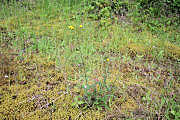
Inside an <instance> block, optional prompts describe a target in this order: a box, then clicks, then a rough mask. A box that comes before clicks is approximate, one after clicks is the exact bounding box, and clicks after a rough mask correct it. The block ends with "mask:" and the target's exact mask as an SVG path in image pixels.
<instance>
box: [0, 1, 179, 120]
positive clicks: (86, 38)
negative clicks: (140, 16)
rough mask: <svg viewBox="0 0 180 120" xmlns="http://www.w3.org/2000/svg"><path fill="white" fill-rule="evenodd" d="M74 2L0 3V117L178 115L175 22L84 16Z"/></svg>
mask: <svg viewBox="0 0 180 120" xmlns="http://www.w3.org/2000/svg"><path fill="white" fill-rule="evenodd" d="M79 1H80V0H79ZM80 3H81V2H74V3H71V2H65V1H56V0H54V1H49V0H43V1H35V0H32V1H31V0H30V1H28V2H27V3H26V4H25V3H24V4H22V3H21V2H17V3H14V4H12V5H9V4H4V5H3V6H1V8H0V9H1V11H0V46H1V47H0V73H1V74H0V118H2V119H4V120H5V119H69V120H71V119H108V120H110V119H179V117H180V116H179V114H180V113H179V102H180V101H179V100H180V98H179V95H180V89H179V87H180V84H179V80H180V63H179V62H180V61H179V60H180V45H179V41H180V38H179V35H178V33H179V30H178V29H174V28H171V27H164V28H159V31H160V33H161V34H160V35H158V34H154V33H152V32H151V31H149V30H148V29H147V27H146V26H145V25H143V24H139V25H140V26H137V25H136V24H134V23H133V22H132V21H129V20H128V18H124V19H122V18H119V19H117V21H116V20H109V19H108V20H107V19H105V22H103V20H101V22H100V21H99V20H92V19H90V18H89V17H87V16H86V15H85V13H84V12H82V15H81V10H83V8H84V6H85V4H83V5H81V4H80ZM117 18H118V17H117ZM106 23H107V24H106ZM172 36H173V38H176V41H174V42H172V41H171V40H172ZM173 40H174V39H173Z"/></svg>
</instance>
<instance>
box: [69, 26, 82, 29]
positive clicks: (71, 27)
mask: <svg viewBox="0 0 180 120" xmlns="http://www.w3.org/2000/svg"><path fill="white" fill-rule="evenodd" d="M79 27H80V28H82V27H83V26H82V25H79ZM68 28H69V29H71V30H74V27H73V26H72V25H70V26H68Z"/></svg>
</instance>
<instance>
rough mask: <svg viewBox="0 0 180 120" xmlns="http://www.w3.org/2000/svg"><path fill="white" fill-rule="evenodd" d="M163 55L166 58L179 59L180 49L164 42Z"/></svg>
mask: <svg viewBox="0 0 180 120" xmlns="http://www.w3.org/2000/svg"><path fill="white" fill-rule="evenodd" d="M164 47H165V54H166V56H170V57H173V58H175V59H180V47H179V46H177V45H174V44H172V43H170V42H165V44H164Z"/></svg>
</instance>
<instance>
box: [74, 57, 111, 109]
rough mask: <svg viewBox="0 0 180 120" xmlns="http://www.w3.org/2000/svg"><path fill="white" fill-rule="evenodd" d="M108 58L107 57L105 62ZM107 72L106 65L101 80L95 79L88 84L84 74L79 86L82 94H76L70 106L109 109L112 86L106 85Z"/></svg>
mask: <svg viewBox="0 0 180 120" xmlns="http://www.w3.org/2000/svg"><path fill="white" fill-rule="evenodd" d="M108 61H109V59H107V62H108ZM107 74H108V66H107V68H106V73H105V75H104V76H103V78H104V79H103V80H98V79H96V80H95V83H94V84H88V78H87V77H86V75H85V81H84V84H83V85H82V86H81V92H82V93H83V94H82V95H79V96H76V97H75V98H74V102H73V103H72V106H75V107H82V108H83V109H86V108H91V107H94V108H97V109H98V110H102V109H109V108H110V106H111V104H112V100H113V98H114V95H113V93H112V91H113V90H112V87H110V86H109V85H107V83H106V79H107Z"/></svg>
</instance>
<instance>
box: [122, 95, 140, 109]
mask: <svg viewBox="0 0 180 120" xmlns="http://www.w3.org/2000/svg"><path fill="white" fill-rule="evenodd" d="M137 107H138V105H137V103H136V101H135V100H134V99H133V98H131V97H129V98H127V100H126V102H124V103H122V105H121V110H122V111H124V112H126V111H134V110H135V109H137Z"/></svg>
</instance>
